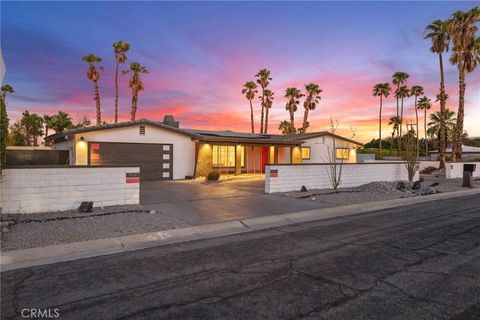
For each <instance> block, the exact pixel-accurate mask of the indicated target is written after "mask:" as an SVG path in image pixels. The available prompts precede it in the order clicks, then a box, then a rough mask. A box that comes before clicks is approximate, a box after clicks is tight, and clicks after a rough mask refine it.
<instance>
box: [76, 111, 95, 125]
mask: <svg viewBox="0 0 480 320" xmlns="http://www.w3.org/2000/svg"><path fill="white" fill-rule="evenodd" d="M91 124H92V121H90V119H89V118H88V117H87V116H86V115H84V114H81V115H77V123H76V124H75V125H74V127H75V128H83V127H88V126H89V125H91Z"/></svg>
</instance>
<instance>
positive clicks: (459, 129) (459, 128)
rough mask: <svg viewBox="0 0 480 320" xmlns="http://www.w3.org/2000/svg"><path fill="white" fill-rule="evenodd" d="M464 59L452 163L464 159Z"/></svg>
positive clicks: (460, 73) (461, 69) (460, 69)
mask: <svg viewBox="0 0 480 320" xmlns="http://www.w3.org/2000/svg"><path fill="white" fill-rule="evenodd" d="M464 65H465V64H464V62H463V59H462V57H460V58H459V59H458V69H459V76H458V82H459V93H458V111H457V125H456V126H455V132H454V135H453V148H452V161H453V162H456V161H460V160H461V159H462V135H463V118H464V116H465V67H464Z"/></svg>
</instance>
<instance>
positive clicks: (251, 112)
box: [250, 99, 255, 133]
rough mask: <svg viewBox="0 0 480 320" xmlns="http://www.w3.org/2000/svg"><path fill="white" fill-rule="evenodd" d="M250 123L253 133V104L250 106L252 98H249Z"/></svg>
mask: <svg viewBox="0 0 480 320" xmlns="http://www.w3.org/2000/svg"><path fill="white" fill-rule="evenodd" d="M250 123H251V125H252V133H255V125H254V122H253V106H252V100H251V99H250Z"/></svg>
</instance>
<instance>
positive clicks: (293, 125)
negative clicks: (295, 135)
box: [289, 109, 295, 131]
mask: <svg viewBox="0 0 480 320" xmlns="http://www.w3.org/2000/svg"><path fill="white" fill-rule="evenodd" d="M289 112H290V126H291V128H292V131H295V115H294V113H293V110H292V109H290V110H289Z"/></svg>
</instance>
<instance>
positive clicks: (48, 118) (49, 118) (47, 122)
mask: <svg viewBox="0 0 480 320" xmlns="http://www.w3.org/2000/svg"><path fill="white" fill-rule="evenodd" d="M43 123H44V124H45V137H48V130H49V129H50V128H51V127H52V116H49V115H48V114H44V115H43Z"/></svg>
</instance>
